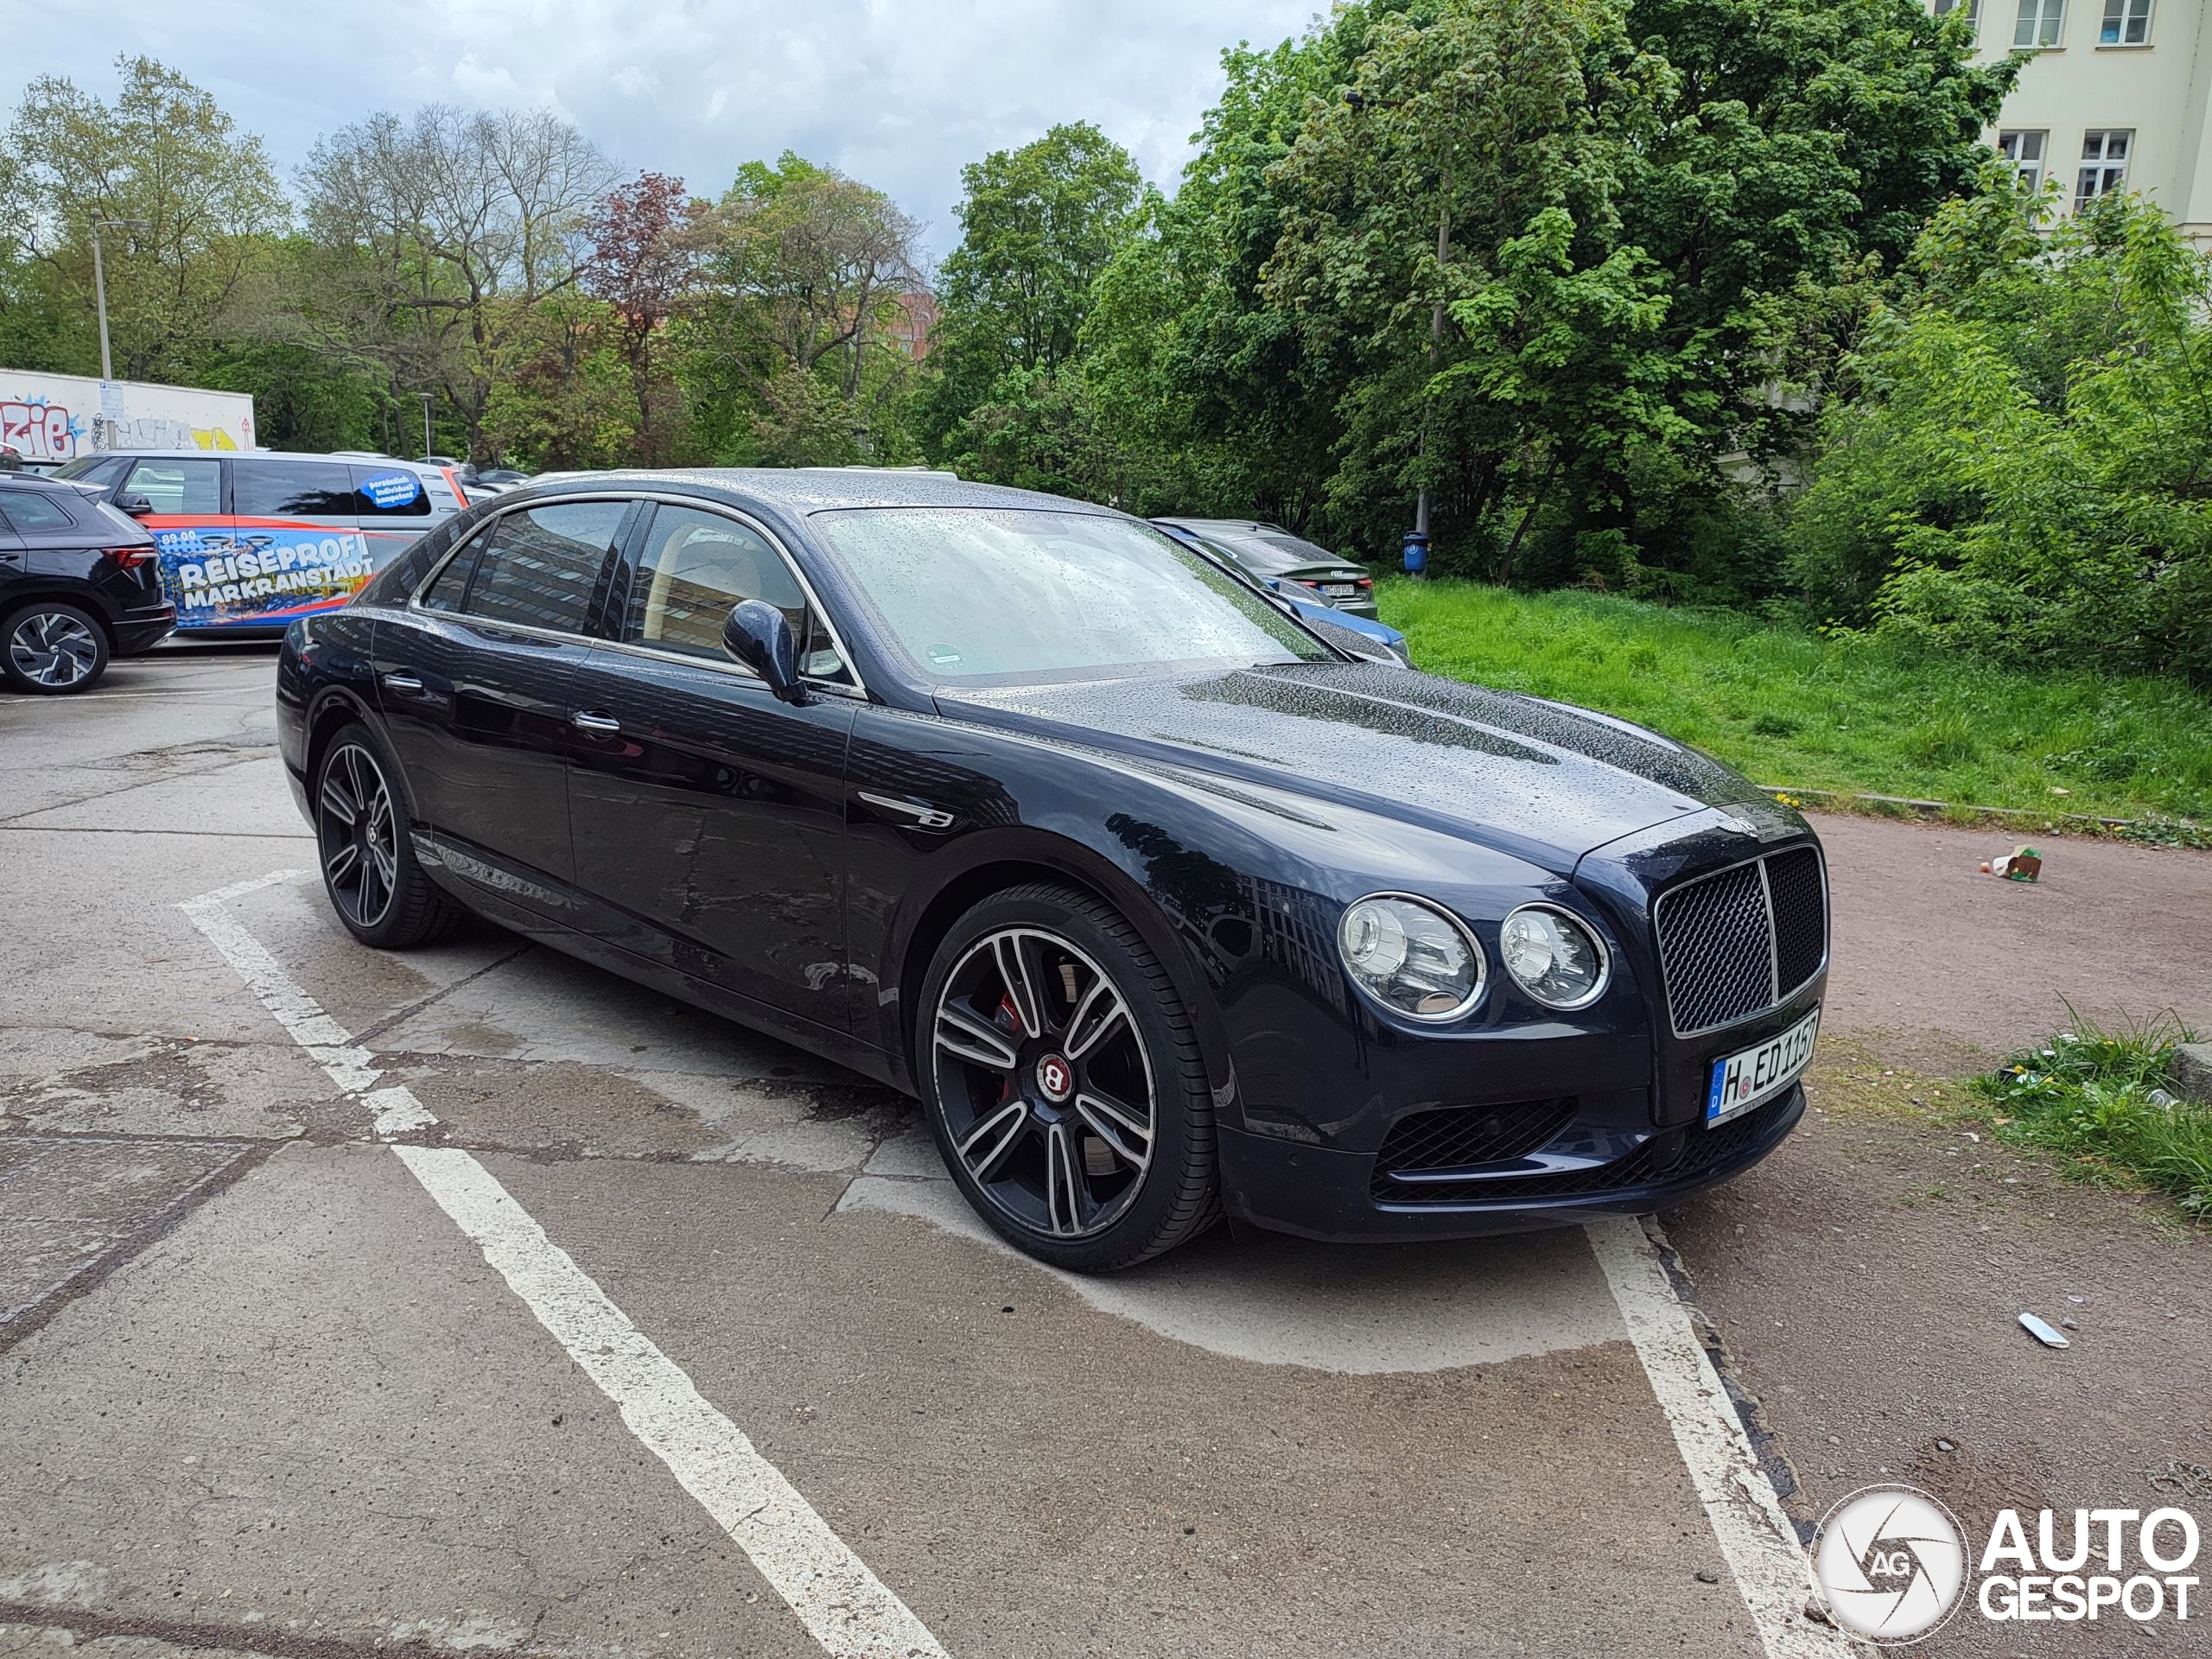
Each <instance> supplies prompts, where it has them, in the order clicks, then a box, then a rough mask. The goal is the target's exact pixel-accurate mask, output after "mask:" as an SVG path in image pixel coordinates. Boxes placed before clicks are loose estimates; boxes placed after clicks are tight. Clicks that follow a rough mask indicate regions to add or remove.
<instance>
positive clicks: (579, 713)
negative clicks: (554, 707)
mask: <svg viewBox="0 0 2212 1659" xmlns="http://www.w3.org/2000/svg"><path fill="white" fill-rule="evenodd" d="M569 725H571V726H573V727H575V728H576V729H577V730H578V731H580V732H619V731H620V730H621V729H622V722H621V721H619V720H616V719H615V718H614V717H613V715H595V714H593V713H592V712H591V711H590V710H589V709H577V710H576V712H575V713H574V714H572V715H569Z"/></svg>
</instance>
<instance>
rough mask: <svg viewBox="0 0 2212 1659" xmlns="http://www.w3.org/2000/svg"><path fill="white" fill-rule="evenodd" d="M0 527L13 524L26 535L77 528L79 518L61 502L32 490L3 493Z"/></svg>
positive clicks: (0, 508) (0, 501)
mask: <svg viewBox="0 0 2212 1659" xmlns="http://www.w3.org/2000/svg"><path fill="white" fill-rule="evenodd" d="M0 524H12V525H14V526H15V527H16V529H17V530H19V531H22V533H23V534H24V535H26V536H37V535H42V534H46V533H48V532H50V531H57V530H65V531H66V530H74V529H76V528H77V521H76V519H74V518H72V517H70V515H69V511H68V509H67V508H66V507H64V506H63V505H61V504H60V502H59V501H56V500H54V499H51V498H50V497H48V496H46V495H42V494H35V493H32V492H31V491H29V490H10V491H8V492H6V493H4V494H0Z"/></svg>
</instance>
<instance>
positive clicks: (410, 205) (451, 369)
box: [300, 105, 613, 461]
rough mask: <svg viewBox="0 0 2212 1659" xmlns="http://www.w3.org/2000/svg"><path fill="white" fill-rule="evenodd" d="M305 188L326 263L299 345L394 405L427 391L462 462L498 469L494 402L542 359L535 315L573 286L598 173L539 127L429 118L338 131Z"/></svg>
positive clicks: (605, 176)
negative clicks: (359, 367)
mask: <svg viewBox="0 0 2212 1659" xmlns="http://www.w3.org/2000/svg"><path fill="white" fill-rule="evenodd" d="M303 177H304V181H305V184H306V187H307V195H308V201H307V220H308V229H309V232H310V233H311V235H312V236H313V238H314V241H315V246H316V248H317V249H318V250H319V251H320V253H321V258H320V261H319V263H318V264H317V267H316V268H315V270H314V271H313V272H312V275H311V279H310V280H309V282H308V283H307V284H306V285H305V287H304V289H303V291H302V309H301V312H300V321H301V325H302V329H303V330H304V331H305V332H306V334H308V337H310V338H311V339H313V340H315V342H316V343H317V344H318V345H319V346H320V347H321V349H323V350H325V351H327V352H329V353H332V354H334V355H338V356H340V357H344V358H346V359H351V360H353V361H357V362H359V363H361V364H364V365H373V367H374V368H375V369H376V370H377V371H378V372H379V373H380V374H381V376H382V377H383V378H384V379H385V383H386V385H387V389H388V395H389V396H390V397H391V398H392V400H393V401H394V402H398V401H401V400H403V399H404V398H405V397H408V396H410V394H412V393H414V392H416V391H436V392H437V393H438V394H440V397H441V401H442V403H443V404H445V406H446V407H447V409H448V410H450V411H451V412H452V414H453V415H454V416H455V417H457V419H458V420H459V422H460V423H461V426H462V427H463V428H464V429H465V431H466V434H467V449H468V453H469V455H470V456H471V458H473V459H474V460H478V461H489V460H494V459H496V458H498V456H499V445H498V439H497V435H496V432H495V429H494V428H493V423H492V421H491V411H492V405H493V400H494V398H495V397H499V396H502V395H504V394H505V391H506V390H507V389H508V388H509V386H510V385H511V384H512V382H513V381H514V379H515V378H516V377H517V376H518V373H519V372H520V369H521V366H522V365H524V363H526V362H531V361H533V360H536V359H538V358H539V357H540V354H541V353H542V350H543V346H544V343H545V342H544V340H543V335H542V332H541V330H542V326H543V325H544V324H545V323H546V322H547V321H548V319H547V317H546V315H544V309H543V308H544V307H545V306H546V305H547V304H548V303H549V302H551V301H553V300H555V299H556V298H557V297H559V296H563V295H565V294H567V293H569V291H570V290H572V289H575V286H576V284H577V283H578V281H579V279H580V277H582V271H583V269H584V264H585V260H586V257H587V255H588V246H587V244H586V239H585V238H586V229H587V226H588V218H589V213H590V210H591V207H592V204H593V202H594V200H596V199H597V198H598V197H599V195H600V194H601V192H602V191H604V190H605V189H606V188H607V186H608V185H609V184H610V183H612V181H613V178H612V169H611V168H609V167H608V165H607V162H606V160H605V158H604V157H602V156H601V155H600V154H599V152H598V150H597V149H594V147H593V146H592V145H591V143H589V142H588V140H587V139H586V138H585V137H583V135H582V133H580V132H578V131H577V130H575V127H573V126H572V125H570V124H569V123H568V122H566V121H564V120H563V119H561V118H559V117H557V116H555V115H551V114H549V113H546V112H544V111H462V110H457V109H454V108H451V107H448V106H445V105H432V106H430V107H429V108H426V109H423V110H420V111H416V114H415V115H414V116H413V117H412V118H409V119H407V120H402V119H401V118H399V117H397V116H396V115H391V114H389V113H378V114H375V115H372V116H370V117H368V118H365V119H364V120H361V121H359V122H355V123H353V124H351V125H348V126H346V127H344V128H341V129H340V130H339V131H337V132H336V133H334V134H332V135H331V136H329V137H327V138H325V139H323V140H322V141H321V143H318V144H316V146H315V150H314V152H313V153H312V155H311V156H309V158H308V166H307V168H306V170H305V173H304V175H303Z"/></svg>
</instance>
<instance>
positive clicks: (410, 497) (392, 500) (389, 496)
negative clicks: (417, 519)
mask: <svg viewBox="0 0 2212 1659" xmlns="http://www.w3.org/2000/svg"><path fill="white" fill-rule="evenodd" d="M358 487H359V490H360V492H361V493H362V494H363V495H365V496H366V497H368V498H369V500H370V502H371V503H372V505H374V506H375V507H376V508H377V510H378V512H391V511H392V510H393V509H394V508H395V507H404V506H408V505H411V504H412V503H413V502H415V501H416V499H419V498H420V497H421V495H422V493H423V480H421V479H419V478H417V477H416V476H415V474H412V473H378V474H376V476H375V477H373V478H365V479H363V480H361V481H360V484H359V486H358Z"/></svg>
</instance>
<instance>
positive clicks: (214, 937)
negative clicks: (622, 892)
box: [177, 870, 947, 1659]
mask: <svg viewBox="0 0 2212 1659" xmlns="http://www.w3.org/2000/svg"><path fill="white" fill-rule="evenodd" d="M302 874H304V873H303V872H302V871H298V870H277V871H274V872H272V873H271V874H268V875H265V876H261V877H258V878H257V879H255V880H251V881H239V882H236V883H233V884H232V886H230V887H219V888H217V889H216V890H215V891H214V892H213V893H202V894H200V897H198V898H196V899H186V900H185V901H184V902H183V903H182V904H181V905H179V906H177V908H178V909H180V910H181V911H183V912H184V913H185V914H186V915H187V916H188V917H190V918H191V919H192V922H193V925H194V926H195V927H197V928H199V930H200V931H201V932H202V933H204V934H205V935H207V939H208V942H209V943H210V944H213V946H214V947H215V949H216V950H219V952H221V953H222V957H223V959H224V960H225V961H226V962H227V963H230V964H231V966H232V968H233V969H236V970H237V972H238V977H239V978H240V979H242V980H244V981H245V983H246V986H247V988H249V989H250V990H251V991H252V992H253V994H254V995H255V996H256V997H257V998H258V999H260V1001H261V1004H262V1006H263V1007H265V1008H267V1009H268V1010H269V1012H270V1014H273V1015H274V1016H275V1017H276V1019H277V1022H278V1023H279V1024H280V1025H282V1026H283V1027H284V1029H285V1030H286V1031H288V1032H289V1033H291V1036H292V1039H293V1040H294V1041H296V1042H297V1043H298V1044H299V1045H300V1046H301V1047H302V1048H304V1049H306V1050H307V1052H308V1053H309V1054H310V1055H311V1056H313V1057H314V1058H315V1063H316V1064H317V1065H320V1066H321V1068H322V1069H323V1071H324V1072H325V1073H326V1074H327V1076H328V1077H329V1078H330V1080H331V1081H332V1082H333V1083H334V1084H337V1085H338V1087H339V1088H340V1090H342V1091H343V1092H344V1093H346V1095H348V1096H352V1097H353V1098H355V1099H357V1100H359V1101H360V1102H361V1103H363V1104H365V1105H366V1106H368V1107H369V1108H370V1109H372V1111H373V1112H374V1113H375V1114H376V1126H377V1133H378V1135H381V1136H385V1137H387V1138H388V1137H390V1136H391V1135H397V1134H403V1133H404V1132H405V1131H407V1130H409V1129H414V1128H427V1127H428V1126H429V1125H431V1124H433V1123H435V1122H437V1119H436V1118H435V1117H434V1116H432V1115H431V1114H430V1113H429V1111H428V1110H427V1109H425V1108H424V1107H423V1103H421V1102H420V1101H418V1100H416V1098H415V1096H414V1094H413V1092H412V1091H411V1090H409V1089H408V1088H407V1086H406V1085H405V1084H394V1085H387V1086H385V1087H384V1088H378V1087H377V1086H376V1084H378V1080H379V1079H380V1077H382V1075H383V1074H382V1072H381V1071H379V1069H378V1067H377V1065H375V1058H376V1057H375V1056H374V1055H373V1054H372V1053H371V1052H369V1051H368V1050H367V1049H365V1048H364V1047H362V1046H359V1045H358V1044H357V1043H355V1042H354V1040H353V1036H352V1033H349V1032H347V1031H346V1029H345V1027H342V1026H340V1024H339V1023H338V1022H337V1021H336V1020H333V1019H332V1018H331V1017H330V1016H329V1015H328V1014H326V1013H325V1012H324V1011H323V1009H322V1007H321V1004H320V1003H318V1002H317V1001H315V999H314V998H313V997H311V996H309V995H308V994H307V992H306V991H305V990H304V989H302V988H301V986H300V985H299V984H298V983H297V982H296V981H295V980H293V978H292V977H291V976H290V975H289V974H287V973H286V972H285V971H284V969H283V966H282V965H281V964H280V963H278V962H277V959H276V958H275V957H272V956H271V955H270V953H269V951H268V950H267V949H266V948H265V947H264V946H263V944H261V942H260V941H259V940H258V939H257V938H254V937H253V935H252V934H251V932H249V931H247V929H246V927H245V924H243V923H242V922H240V921H239V920H238V918H237V917H236V916H235V915H233V914H232V912H230V911H229V910H228V909H227V908H226V906H227V905H228V904H229V903H230V902H231V901H232V899H238V898H242V897H244V896H245V895H246V894H248V893H257V892H258V891H260V890H261V889H262V888H264V887H274V886H276V885H277V884H278V883H280V882H284V881H290V880H297V879H298V878H299V877H300V876H301V875H302ZM392 1151H393V1152H394V1153H395V1154H397V1156H398V1158H399V1160H400V1161H401V1162H402V1163H404V1164H405V1165H406V1166H407V1167H408V1169H409V1171H410V1172H411V1173H413V1175H414V1177H415V1179H416V1180H417V1181H419V1182H421V1183H422V1185H423V1191H424V1192H428V1193H429V1195H430V1197H431V1198H433V1199H434V1200H435V1201H436V1203H437V1205H438V1207H439V1208H440V1209H442V1210H443V1211H445V1212H446V1214H448V1216H450V1217H453V1219H454V1223H455V1224H457V1225H458V1226H459V1227H460V1228H461V1231H462V1232H464V1233H466V1234H467V1236H468V1237H469V1238H470V1239H471V1240H472V1241H474V1243H475V1244H476V1245H477V1247H478V1248H479V1249H481V1250H482V1251H483V1252H484V1259H485V1260H486V1262H489V1263H490V1264H491V1265H492V1266H493V1268H495V1269H496V1270H497V1271H498V1272H499V1276H500V1277H501V1278H503V1279H505V1281H507V1286H508V1288H510V1289H511V1290H512V1291H513V1292H514V1293H515V1294H516V1295H517V1296H518V1297H520V1298H521V1299H522V1301H523V1303H524V1306H527V1307H528V1308H529V1309H530V1311H531V1313H533V1314H535V1315H536V1316H537V1322H538V1323H539V1324H540V1325H543V1326H544V1327H545V1329H546V1330H547V1331H548V1332H550V1333H551V1334H552V1336H553V1338H555V1340H556V1341H557V1342H559V1343H560V1344H561V1345H562V1347H563V1348H564V1349H566V1350H567V1351H568V1353H569V1357H570V1358H571V1359H573V1360H575V1362H576V1363H577V1365H578V1366H579V1367H581V1368H582V1370H583V1372H584V1374H585V1375H586V1376H588V1377H590V1378H591V1380H592V1381H593V1382H594V1383H597V1384H598V1385H599V1388H600V1390H601V1392H602V1393H604V1394H605V1395H607V1398H608V1399H609V1400H611V1401H613V1402H614V1405H615V1407H616V1408H617V1409H618V1410H619V1411H620V1413H621V1414H622V1421H623V1422H624V1423H625V1424H626V1425H627V1426H628V1427H629V1429H630V1432H631V1433H632V1434H635V1435H636V1436H637V1437H638V1439H639V1440H641V1441H642V1442H644V1444H645V1446H646V1448H647V1449H648V1450H650V1451H651V1452H652V1453H653V1455H654V1456H655V1457H657V1458H658V1459H660V1460H661V1461H662V1462H663V1463H664V1464H665V1465H667V1466H668V1469H669V1471H670V1472H671V1473H672V1474H673V1475H674V1476H675V1477H676V1478H677V1481H678V1482H679V1483H681V1484H682V1485H683V1490H684V1491H688V1492H690V1494H691V1496H692V1497H695V1498H696V1499H698V1501H699V1503H701V1505H702V1506H703V1507H704V1508H705V1510H706V1511H707V1513H708V1514H709V1515H711V1516H714V1518H715V1522H716V1523H717V1524H718V1525H719V1526H721V1529H723V1531H725V1532H727V1533H728V1535H729V1536H730V1538H731V1540H732V1541H734V1543H735V1544H736V1545H737V1547H738V1548H741V1549H742V1550H743V1551H744V1552H745V1553H746V1554H747V1556H748V1557H750V1558H751V1560H752V1561H753V1566H755V1567H758V1568H759V1569H760V1574H761V1576H762V1577H763V1578H765V1579H766V1580H768V1582H769V1584H770V1585H772V1586H774V1588H775V1591H776V1593H777V1594H779V1595H780V1596H781V1597H783V1599H784V1600H785V1602H786V1603H788V1604H789V1605H790V1606H791V1611H793V1612H794V1613H796V1614H798V1618H799V1621H800V1623H802V1624H804V1625H805V1626H806V1628H807V1630H808V1632H809V1633H810V1635H811V1636H812V1637H814V1639H815V1640H816V1641H817V1643H820V1644H821V1645H822V1647H823V1650H824V1651H825V1652H828V1653H829V1654H832V1655H835V1656H836V1659H947V1656H946V1654H945V1651H944V1649H943V1648H942V1647H940V1646H939V1645H938V1641H937V1638H936V1637H933V1636H931V1634H930V1632H929V1630H928V1629H927V1628H926V1627H925V1625H924V1624H922V1622H921V1620H920V1619H919V1618H916V1617H915V1616H914V1612H913V1610H912V1608H910V1607H908V1606H907V1605H906V1603H905V1602H903V1601H901V1600H899V1598H898V1597H897V1596H896V1595H894V1594H893V1593H892V1591H891V1589H890V1587H889V1586H887V1585H886V1584H884V1582H883V1581H882V1580H880V1579H879V1578H877V1577H876V1576H875V1574H874V1573H873V1572H871V1571H870V1570H869V1569H868V1564H867V1563H866V1562H865V1561H863V1560H861V1558H860V1557H859V1556H857V1555H855V1554H854V1553H853V1552H852V1551H851V1550H850V1549H849V1548H847V1547H846V1544H845V1542H844V1541H843V1540H842V1539H841V1538H839V1537H838V1536H837V1535H836V1532H835V1531H834V1530H832V1529H831V1528H830V1526H829V1522H826V1521H824V1520H823V1518H822V1517H821V1516H819V1515H818V1514H817V1513H816V1512H815V1510H814V1509H813V1507H812V1506H811V1505H810V1504H809V1503H807V1501H806V1499H805V1498H804V1497H801V1496H800V1494H799V1492H798V1489H797V1488H796V1487H794V1486H793V1485H792V1484H791V1482H790V1481H788V1480H786V1479H785V1478H784V1476H783V1473H782V1471H779V1470H778V1469H777V1468H776V1466H775V1465H773V1464H772V1463H770V1462H769V1461H768V1460H767V1459H766V1458H764V1457H762V1456H761V1455H760V1452H759V1451H758V1450H757V1449H756V1448H755V1447H754V1446H753V1442H752V1441H751V1440H749V1439H748V1438H747V1436H746V1434H745V1433H744V1431H743V1430H741V1429H740V1428H739V1427H737V1425H736V1424H734V1423H733V1422H732V1421H730V1420H729V1419H728V1418H727V1417H725V1416H723V1415H722V1414H721V1412H719V1411H717V1410H715V1408H714V1407H713V1406H711V1405H709V1403H708V1402H707V1401H706V1399H705V1398H704V1397H703V1396H702V1395H701V1394H700V1393H699V1391H698V1389H696V1387H694V1386H693V1384H692V1382H691V1379H690V1377H689V1376H686V1375H685V1374H684V1371H683V1368H682V1367H681V1366H679V1365H678V1364H677V1363H676V1362H675V1361H674V1360H672V1359H671V1358H669V1357H668V1356H667V1355H666V1354H664V1353H663V1352H661V1351H660V1350H659V1349H658V1347H656V1346H655V1345H654V1344H653V1343H652V1339H651V1338H648V1337H646V1336H645V1333H644V1332H641V1331H639V1329H638V1327H637V1326H636V1325H633V1324H632V1322H631V1320H630V1319H629V1316H628V1315H627V1314H626V1313H623V1312H622V1310H621V1309H620V1308H619V1307H617V1306H615V1305H614V1304H613V1302H612V1301H611V1300H608V1298H607V1293H606V1292H604V1291H602V1290H601V1288H600V1287H599V1286H598V1284H597V1283H596V1282H594V1280H593V1279H592V1277H591V1275H590V1274H587V1273H586V1272H584V1270H583V1269H582V1268H579V1267H578V1266H577V1265H576V1264H575V1262H574V1261H573V1260H571V1259H570V1258H569V1255H568V1253H567V1252H566V1251H565V1250H563V1249H561V1248H560V1247H559V1246H558V1245H556V1244H555V1243H553V1242H552V1240H550V1238H548V1237H547V1236H545V1230H544V1229H543V1228H542V1227H540V1226H539V1225H538V1224H537V1222H536V1221H535V1220H534V1219H532V1218H531V1215H530V1212H529V1211H526V1210H524V1208H523V1207H522V1205H519V1204H518V1203H516V1202H515V1200H514V1198H513V1196H512V1194H511V1193H509V1192H507V1190H506V1188H505V1187H504V1186H502V1185H500V1184H499V1179H498V1178H497V1177H495V1176H494V1175H493V1173H491V1171H489V1170H487V1169H486V1168H485V1167H484V1166H483V1165H482V1164H480V1163H479V1162H478V1161H477V1160H475V1159H474V1157H472V1156H471V1155H470V1154H467V1153H466V1152H463V1151H461V1150H460V1149H459V1148H457V1147H393V1148H392Z"/></svg>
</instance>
